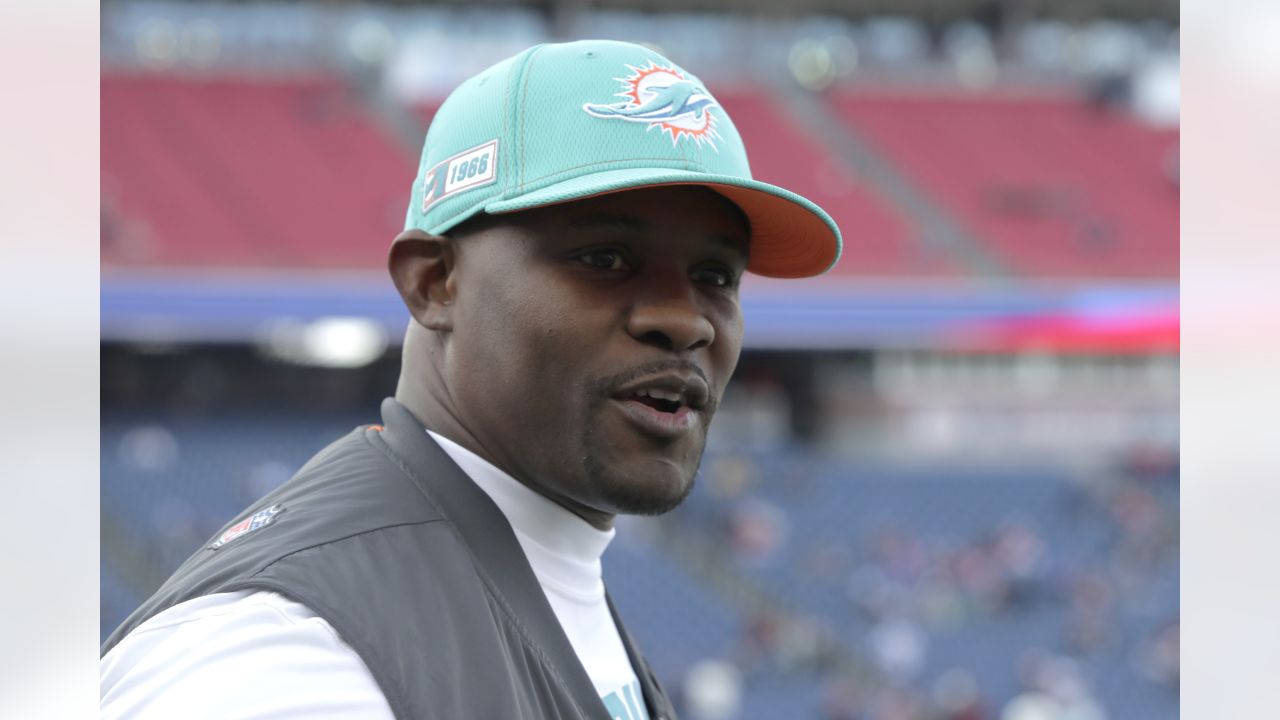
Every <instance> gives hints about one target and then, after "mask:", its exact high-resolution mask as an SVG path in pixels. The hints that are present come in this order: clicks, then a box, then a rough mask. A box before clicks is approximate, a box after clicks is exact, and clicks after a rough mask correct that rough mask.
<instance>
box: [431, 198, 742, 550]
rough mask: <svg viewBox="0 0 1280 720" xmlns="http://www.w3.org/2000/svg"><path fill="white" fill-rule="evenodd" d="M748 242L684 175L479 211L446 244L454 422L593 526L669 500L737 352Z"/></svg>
mask: <svg viewBox="0 0 1280 720" xmlns="http://www.w3.org/2000/svg"><path fill="white" fill-rule="evenodd" d="M747 240H748V228H747V226H746V222H745V219H744V218H743V216H742V214H741V212H740V211H739V210H738V209H737V208H736V207H734V206H733V205H732V204H731V203H729V202H728V201H727V200H725V199H724V198H722V197H721V196H719V195H717V194H715V193H714V192H713V191H711V190H708V189H707V188H701V187H695V186H677V187H663V188H650V189H644V190H634V191H627V192H621V193H615V194H611V195H604V196H601V197H597V198H592V199H588V200H582V201H577V202H570V203H565V204H561V205H556V206H552V207H547V208H541V209H537V210H531V211H527V212H522V213H516V214H513V215H507V216H497V217H494V218H489V219H486V220H484V221H482V222H481V223H480V224H479V226H478V227H477V228H476V229H475V230H474V231H472V232H467V233H464V234H462V235H461V236H460V237H459V238H458V239H457V241H456V244H455V252H456V255H455V257H456V267H455V269H454V276H453V280H452V282H453V283H454V289H455V291H456V296H455V299H454V301H453V308H452V318H453V331H452V332H451V333H450V336H449V338H448V341H447V348H448V349H447V352H446V361H445V362H446V367H445V377H446V382H447V384H448V388H449V393H450V394H451V397H452V400H453V405H454V409H455V412H457V414H458V418H457V420H458V421H459V422H460V423H461V424H462V425H463V427H465V428H466V429H467V431H468V432H470V433H471V435H472V437H474V438H475V440H476V441H477V442H478V443H479V444H480V445H481V448H482V449H483V451H484V452H485V453H486V454H487V455H488V457H489V458H490V459H491V460H493V461H494V462H495V463H496V464H497V465H498V466H499V467H501V468H503V469H504V470H506V471H507V472H509V473H511V474H512V475H514V476H515V477H516V478H518V479H520V480H521V481H522V482H524V483H526V484H528V485H530V486H531V487H533V488H534V489H536V490H538V491H539V492H541V493H542V494H544V495H546V496H548V497H550V498H551V499H553V500H555V501H557V502H559V503H561V504H562V505H565V506H566V507H568V508H569V509H571V510H574V511H575V512H577V513H578V514H580V515H582V516H583V517H585V518H587V519H588V520H589V521H592V522H593V523H594V524H596V525H601V526H603V525H606V524H607V523H608V520H609V516H611V515H613V514H617V513H628V514H656V513H662V512H666V511H667V510H670V509H672V508H674V507H675V506H676V505H678V504H679V503H680V501H681V500H683V499H684V497H685V496H686V495H687V494H688V492H689V490H690V489H691V488H692V485H693V478H694V475H695V473H696V472H697V468H698V463H699V460H700V459H701V457H702V451H703V447H704V445H705V443H706V436H707V428H708V425H709V424H710V422H711V416H712V414H713V413H714V412H715V408H716V404H717V403H718V401H719V399H720V396H721V393H722V392H723V391H724V388H725V385H726V384H727V383H728V381H729V377H730V375H732V374H733V369H734V366H735V365H736V364H737V361H738V353H739V350H740V349H741V346H742V313H741V310H740V308H739V305H738V282H739V280H740V278H741V276H742V273H743V271H744V269H745V267H746V263H747V255H746V248H747Z"/></svg>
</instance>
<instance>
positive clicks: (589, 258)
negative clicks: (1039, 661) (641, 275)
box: [578, 250, 627, 270]
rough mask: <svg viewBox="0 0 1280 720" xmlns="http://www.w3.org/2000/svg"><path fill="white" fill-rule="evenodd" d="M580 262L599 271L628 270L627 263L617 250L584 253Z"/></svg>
mask: <svg viewBox="0 0 1280 720" xmlns="http://www.w3.org/2000/svg"><path fill="white" fill-rule="evenodd" d="M578 260H580V261H581V262H583V263H585V264H587V265H590V266H591V267H593V268H597V269H599V270H626V269H627V263H626V261H625V260H623V258H622V253H620V252H618V251H617V250H592V251H590V252H585V253H582V254H581V255H579V256H578Z"/></svg>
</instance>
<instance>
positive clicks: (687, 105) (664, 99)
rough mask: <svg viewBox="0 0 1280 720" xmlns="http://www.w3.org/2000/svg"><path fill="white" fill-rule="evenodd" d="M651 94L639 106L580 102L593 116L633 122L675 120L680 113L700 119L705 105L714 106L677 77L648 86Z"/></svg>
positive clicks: (687, 82) (710, 100) (695, 86)
mask: <svg viewBox="0 0 1280 720" xmlns="http://www.w3.org/2000/svg"><path fill="white" fill-rule="evenodd" d="M647 90H648V92H649V93H651V94H652V97H651V98H650V99H649V100H648V101H647V102H645V103H643V104H641V105H633V104H631V103H618V104H616V105H591V104H587V105H583V106H582V109H583V110H586V111H587V112H588V113H591V114H592V115H595V116H596V117H604V118H607V117H619V118H622V119H624V120H631V121H633V122H657V121H662V120H676V119H678V118H680V117H682V116H684V115H692V116H693V119H694V120H696V121H699V122H701V121H702V116H703V114H704V113H705V112H706V110H707V108H709V107H717V105H716V101H715V100H712V99H711V95H709V94H708V93H707V91H706V90H703V89H702V88H700V87H698V86H697V85H695V84H693V83H691V82H689V81H687V80H681V81H679V82H676V83H673V84H671V85H668V86H666V87H663V86H649V87H648V88H647Z"/></svg>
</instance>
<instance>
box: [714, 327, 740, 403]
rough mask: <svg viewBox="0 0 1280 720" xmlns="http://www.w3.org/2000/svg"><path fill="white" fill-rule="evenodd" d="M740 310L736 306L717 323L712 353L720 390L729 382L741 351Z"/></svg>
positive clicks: (722, 390)
mask: <svg viewBox="0 0 1280 720" xmlns="http://www.w3.org/2000/svg"><path fill="white" fill-rule="evenodd" d="M742 334H743V325H742V312H741V311H740V310H737V309H736V308H735V309H734V311H733V312H732V313H729V314H728V315H727V316H726V317H725V318H724V319H722V320H721V321H720V322H719V323H717V327H716V342H715V347H714V351H713V353H712V357H713V362H714V363H715V364H716V367H715V370H716V378H717V380H718V384H719V389H720V392H721V393H723V392H724V388H725V386H726V385H728V384H729V378H730V377H731V376H732V375H733V371H734V369H735V368H736V367H737V366H738V356H739V355H740V354H741V353H742Z"/></svg>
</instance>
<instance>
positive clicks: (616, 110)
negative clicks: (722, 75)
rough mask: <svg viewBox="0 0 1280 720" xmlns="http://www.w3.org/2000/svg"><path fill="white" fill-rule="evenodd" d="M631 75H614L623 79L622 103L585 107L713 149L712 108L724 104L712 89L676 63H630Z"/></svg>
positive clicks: (601, 115)
mask: <svg viewBox="0 0 1280 720" xmlns="http://www.w3.org/2000/svg"><path fill="white" fill-rule="evenodd" d="M627 67H628V69H629V70H631V72H632V74H631V76H630V77H625V78H614V79H615V80H618V81H619V82H621V83H622V92H620V93H618V94H617V96H618V97H622V98H626V101H625V102H620V103H612V104H610V103H584V104H583V106H582V109H583V111H585V112H586V113H587V114H588V115H591V116H592V117H598V118H603V119H606V120H625V121H627V122H633V123H642V124H645V125H648V129H649V130H652V129H654V128H661V129H662V130H663V131H665V132H666V133H667V134H668V135H669V136H670V137H671V143H672V144H673V145H674V144H676V143H678V142H679V141H680V139H681V138H685V137H689V138H693V140H694V142H696V143H698V144H699V145H701V144H702V143H707V144H708V145H710V146H711V148H712V149H713V150H716V151H717V152H718V151H719V150H718V149H717V148H716V145H715V140H716V139H718V138H719V137H720V134H719V133H717V132H716V129H715V125H716V116H715V113H714V112H712V111H713V110H714V109H716V108H719V107H720V104H719V103H717V102H716V100H715V98H713V97H711V93H709V92H707V91H706V89H705V88H703V87H702V86H701V85H700V84H698V83H697V82H694V81H693V80H690V79H689V78H686V77H685V75H684V73H682V72H681V71H680V70H678V69H677V68H675V67H674V66H670V67H664V66H661V65H656V64H654V63H652V62H650V63H649V66H648V67H645V68H638V67H632V66H630V65H628V66H627Z"/></svg>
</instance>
